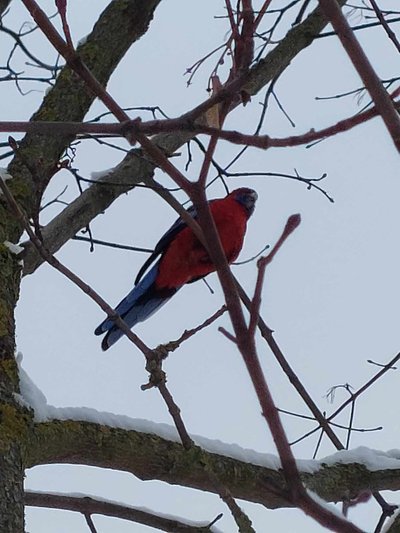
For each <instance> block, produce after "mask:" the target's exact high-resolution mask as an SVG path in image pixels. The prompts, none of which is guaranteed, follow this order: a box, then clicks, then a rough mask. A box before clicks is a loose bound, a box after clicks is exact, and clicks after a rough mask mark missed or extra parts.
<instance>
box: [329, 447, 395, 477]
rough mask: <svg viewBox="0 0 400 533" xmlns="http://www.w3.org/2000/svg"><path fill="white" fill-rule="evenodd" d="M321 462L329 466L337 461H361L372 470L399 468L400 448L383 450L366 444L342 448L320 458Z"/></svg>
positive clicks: (343, 462)
mask: <svg viewBox="0 0 400 533" xmlns="http://www.w3.org/2000/svg"><path fill="white" fill-rule="evenodd" d="M319 463H320V464H321V465H323V464H326V465H328V466H330V465H333V464H335V463H342V464H349V463H359V464H363V465H365V466H366V467H367V468H368V470H371V471H377V470H388V469H389V470H390V469H397V468H400V450H398V449H394V450H388V451H387V452H383V451H381V450H374V449H372V448H367V447H366V446H359V447H358V448H354V450H341V451H339V452H336V453H334V454H332V455H329V456H328V457H324V458H323V459H320V461H319Z"/></svg>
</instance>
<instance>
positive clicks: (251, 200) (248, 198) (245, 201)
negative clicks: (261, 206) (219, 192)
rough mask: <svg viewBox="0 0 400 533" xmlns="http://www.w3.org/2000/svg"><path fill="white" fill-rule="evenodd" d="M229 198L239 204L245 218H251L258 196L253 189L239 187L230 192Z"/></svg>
mask: <svg viewBox="0 0 400 533" xmlns="http://www.w3.org/2000/svg"><path fill="white" fill-rule="evenodd" d="M229 196H232V197H233V198H234V199H235V200H236V201H237V202H239V204H241V205H242V206H243V207H244V208H245V209H246V212H247V216H249V217H251V215H252V214H253V212H254V208H255V206H256V201H257V198H258V194H257V193H256V191H254V190H253V189H248V188H247V187H241V188H240V189H236V190H235V191H232V192H231V193H230V195H229Z"/></svg>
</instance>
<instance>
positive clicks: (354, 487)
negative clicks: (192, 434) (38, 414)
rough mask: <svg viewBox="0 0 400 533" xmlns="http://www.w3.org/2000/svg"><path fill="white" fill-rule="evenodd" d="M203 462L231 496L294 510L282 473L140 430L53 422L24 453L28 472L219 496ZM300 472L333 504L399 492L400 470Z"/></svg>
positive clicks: (355, 467) (351, 467)
mask: <svg viewBox="0 0 400 533" xmlns="http://www.w3.org/2000/svg"><path fill="white" fill-rule="evenodd" d="M343 453H345V452H343ZM268 457H270V459H271V460H272V461H273V460H274V459H273V457H272V456H268ZM200 458H201V461H203V462H204V461H205V462H206V463H207V464H208V465H209V467H210V469H212V470H213V471H214V472H215V474H216V475H217V476H218V478H219V479H220V480H221V482H222V483H223V484H224V485H225V486H226V487H227V488H228V490H230V492H231V493H232V495H233V497H235V498H241V499H243V500H246V501H251V502H256V503H260V504H263V505H264V506H266V507H268V508H270V509H275V508H279V507H291V503H290V501H289V499H288V498H286V495H287V487H286V484H285V481H284V476H283V474H282V472H281V471H278V470H275V469H273V468H267V467H262V466H257V465H254V464H250V463H244V462H242V461H239V460H237V459H232V458H230V457H226V456H222V455H218V454H215V453H209V452H205V451H202V450H200V449H199V448H197V447H195V448H193V449H191V450H188V451H187V450H184V448H183V446H182V445H180V444H178V443H175V442H171V441H168V440H165V439H163V438H161V437H158V436H157V435H152V434H148V433H141V432H139V431H134V430H124V429H120V428H115V427H109V426H104V425H100V424H95V423H91V422H84V421H75V420H65V421H62V420H52V421H49V422H43V423H37V424H35V427H34V433H33V437H32V439H31V440H30V441H29V442H28V443H27V445H26V447H25V449H24V460H25V464H26V466H27V467H28V468H29V467H33V466H38V465H44V464H56V463H62V464H85V465H90V466H97V467H100V468H111V469H113V470H121V471H124V472H130V473H131V474H133V475H135V476H136V477H138V478H139V479H142V480H150V479H156V480H159V481H164V482H166V483H169V484H172V485H180V486H185V487H191V488H195V489H199V490H203V491H207V492H212V493H215V492H216V491H215V486H214V484H213V483H212V481H210V479H209V477H208V475H207V473H206V472H205V469H204V466H202V465H201V461H199V459H200ZM267 460H268V459H267ZM306 464H307V465H308V464H309V462H307V463H306ZM315 464H317V462H316V463H315ZM299 470H300V474H301V478H302V480H303V482H304V483H305V484H306V486H307V487H308V488H309V489H310V490H312V491H314V492H316V493H317V494H318V495H319V496H320V497H321V498H323V499H324V500H326V501H331V502H336V501H341V500H346V499H348V498H354V497H356V496H357V495H358V494H359V493H360V492H363V491H365V490H371V491H374V490H375V491H376V490H400V467H399V468H390V469H384V468H382V469H381V470H375V469H374V470H369V469H368V468H367V467H366V466H364V465H363V464H358V463H350V464H340V463H336V464H333V465H322V466H321V468H320V469H319V470H317V471H316V472H315V473H310V472H309V467H308V468H307V467H306V468H305V469H302V463H301V462H300V463H299Z"/></svg>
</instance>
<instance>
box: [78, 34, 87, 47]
mask: <svg viewBox="0 0 400 533" xmlns="http://www.w3.org/2000/svg"><path fill="white" fill-rule="evenodd" d="M87 38H88V35H85V36H84V37H82V39H79V41H78V42H77V44H76V46H77V47H78V46H82V45H83V44H85V43H86V41H87Z"/></svg>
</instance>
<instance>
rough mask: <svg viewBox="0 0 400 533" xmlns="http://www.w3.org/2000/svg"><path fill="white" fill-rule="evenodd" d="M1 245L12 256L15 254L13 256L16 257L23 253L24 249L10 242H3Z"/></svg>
mask: <svg viewBox="0 0 400 533" xmlns="http://www.w3.org/2000/svg"><path fill="white" fill-rule="evenodd" d="M3 244H4V246H6V247H7V248H8V249H9V250H10V252H11V253H12V254H15V255H18V254H20V253H21V252H23V251H24V247H23V246H20V245H19V244H14V243H13V242H10V241H4V242H3Z"/></svg>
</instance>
